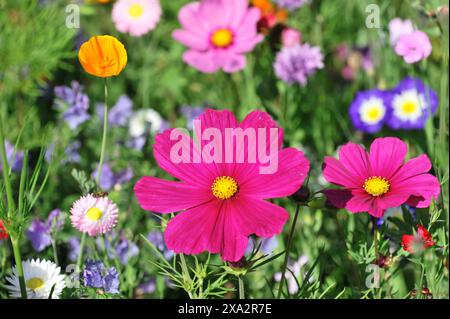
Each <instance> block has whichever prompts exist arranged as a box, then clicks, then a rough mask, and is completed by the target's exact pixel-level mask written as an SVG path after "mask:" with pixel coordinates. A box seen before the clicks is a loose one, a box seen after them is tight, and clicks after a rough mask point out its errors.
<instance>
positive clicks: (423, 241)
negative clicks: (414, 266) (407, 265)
mask: <svg viewBox="0 0 450 319" xmlns="http://www.w3.org/2000/svg"><path fill="white" fill-rule="evenodd" d="M435 244H436V243H435V242H434V241H433V237H431V235H430V233H429V232H428V231H427V230H426V229H425V227H423V226H422V225H417V234H415V235H403V236H402V246H403V249H404V250H406V251H408V252H410V253H418V252H421V251H423V250H425V249H427V248H430V247H432V246H434V245H435Z"/></svg>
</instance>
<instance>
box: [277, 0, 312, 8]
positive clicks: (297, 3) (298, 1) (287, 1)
mask: <svg viewBox="0 0 450 319" xmlns="http://www.w3.org/2000/svg"><path fill="white" fill-rule="evenodd" d="M310 1H311V0H275V3H276V4H277V5H278V6H279V7H281V8H285V9H288V10H290V11H293V10H296V9H298V8H300V7H301V6H304V5H305V4H308V3H309V2H310Z"/></svg>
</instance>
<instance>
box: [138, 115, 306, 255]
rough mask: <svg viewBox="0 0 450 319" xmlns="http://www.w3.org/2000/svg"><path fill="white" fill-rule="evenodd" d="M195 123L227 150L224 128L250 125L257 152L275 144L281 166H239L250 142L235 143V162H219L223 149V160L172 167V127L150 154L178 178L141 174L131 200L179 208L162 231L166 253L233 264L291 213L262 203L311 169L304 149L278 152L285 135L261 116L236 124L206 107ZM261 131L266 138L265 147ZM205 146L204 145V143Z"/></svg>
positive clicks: (296, 184)
mask: <svg viewBox="0 0 450 319" xmlns="http://www.w3.org/2000/svg"><path fill="white" fill-rule="evenodd" d="M197 119H198V120H199V121H200V122H199V123H201V131H200V129H197V130H198V131H200V133H199V134H205V132H207V130H208V131H211V129H213V130H214V129H217V130H218V131H219V132H221V134H222V137H223V138H222V139H217V140H216V139H215V141H216V143H219V144H218V145H225V142H224V139H225V136H224V135H225V134H226V133H224V132H225V130H226V129H227V128H228V129H229V128H231V129H237V128H241V129H242V130H244V131H245V130H246V129H247V128H250V129H252V130H253V131H254V132H256V135H255V138H256V141H258V145H260V149H258V152H262V153H264V152H266V154H268V153H269V152H268V148H270V146H269V145H270V144H271V142H272V144H271V145H276V144H275V143H278V147H277V148H276V150H277V151H276V152H275V154H274V156H276V158H277V159H278V169H277V170H276V171H275V172H274V173H273V174H261V173H260V168H261V166H264V165H265V164H263V162H262V161H259V160H256V162H253V163H252V162H251V161H250V160H245V161H244V162H242V161H240V162H239V161H236V158H237V156H238V154H241V152H242V154H244V159H247V158H248V156H249V155H250V151H248V149H249V148H248V147H247V145H248V144H249V143H247V142H246V141H247V139H245V140H241V141H240V142H238V141H237V139H235V140H234V142H233V151H234V152H233V154H234V155H233V156H235V157H234V160H232V161H228V162H226V161H225V160H224V157H226V156H227V154H228V155H229V153H225V152H222V155H221V158H219V160H215V161H213V162H212V163H210V164H208V163H206V162H205V161H202V162H201V163H193V161H192V159H191V161H189V163H188V161H185V162H180V163H178V164H175V163H174V162H173V161H172V160H171V150H172V149H173V146H174V145H175V144H176V143H179V142H178V140H176V141H173V140H171V138H170V136H171V134H173V133H176V132H178V131H175V130H176V129H171V130H166V131H165V132H163V133H161V134H159V135H157V136H156V138H155V145H154V156H155V159H156V161H157V163H158V164H159V166H160V167H161V168H162V169H164V170H165V171H166V172H168V173H169V174H171V175H172V176H174V177H175V178H177V179H179V180H180V181H167V180H162V179H159V178H155V177H149V176H146V177H143V178H141V179H140V180H139V181H138V182H137V184H136V185H135V187H134V191H135V195H136V197H137V200H138V202H139V204H140V206H141V207H142V208H143V209H145V210H150V211H153V212H158V213H172V212H179V211H182V212H181V213H180V214H178V215H176V216H175V217H174V218H173V219H171V220H170V221H169V223H168V225H167V228H166V230H165V234H164V236H165V241H166V244H167V247H168V248H169V249H171V250H173V251H175V252H176V253H185V254H198V253H201V252H203V251H209V252H211V253H219V254H220V255H221V257H222V259H223V260H226V261H232V262H235V261H238V260H240V258H241V257H242V256H244V253H245V250H246V248H247V244H248V237H249V236H250V235H251V234H256V235H257V236H260V237H264V238H269V237H272V236H274V235H275V234H278V233H280V232H281V231H282V228H283V225H284V223H285V222H286V221H287V219H288V217H289V214H288V213H287V211H286V210H285V209H284V208H282V207H279V206H277V205H274V204H272V203H271V202H269V201H267V199H269V198H279V197H285V196H289V195H291V194H293V193H294V192H295V191H297V190H298V189H299V188H300V187H301V185H302V183H303V181H304V179H305V177H306V175H307V173H308V171H309V162H308V160H307V159H306V158H305V157H304V155H303V153H302V152H301V151H299V150H297V149H294V148H285V149H282V148H281V144H282V141H283V131H282V129H281V128H278V126H277V124H276V123H275V122H274V121H273V120H272V119H271V118H270V116H269V115H268V114H267V113H265V112H261V111H253V112H251V113H250V114H248V115H247V117H246V118H245V119H244V120H243V121H242V122H241V123H238V122H237V121H236V119H235V117H234V115H233V113H232V112H230V111H214V110H210V109H207V110H206V112H205V113H203V114H202V115H200V116H199V117H198V118H197ZM274 128H276V129H277V130H276V132H277V134H276V135H274V136H273V138H270V137H269V136H268V135H269V133H268V131H269V130H271V129H272V130H273V129H274ZM263 133H264V134H266V135H265V136H266V143H265V144H263V142H262V141H264V135H261V134H263ZM197 136H202V135H197ZM261 136H262V138H261V139H259V138H260V137H261ZM184 137H185V138H186V139H183V140H184V141H185V142H184V143H183V144H184V146H186V147H189V149H191V150H192V151H191V152H190V156H191V157H193V155H194V151H193V150H194V148H193V147H192V145H193V140H192V139H191V138H190V137H189V136H186V135H185V136H184ZM209 143H210V142H209ZM209 143H208V144H209ZM203 144H206V143H204V141H203V140H202V145H203ZM219 147H220V146H219ZM258 158H259V157H258ZM274 158H275V157H274Z"/></svg>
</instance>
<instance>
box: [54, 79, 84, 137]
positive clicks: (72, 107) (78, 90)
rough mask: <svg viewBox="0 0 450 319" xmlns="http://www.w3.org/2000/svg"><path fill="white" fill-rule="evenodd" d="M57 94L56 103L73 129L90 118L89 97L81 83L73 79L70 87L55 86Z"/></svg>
mask: <svg viewBox="0 0 450 319" xmlns="http://www.w3.org/2000/svg"><path fill="white" fill-rule="evenodd" d="M55 96H56V100H55V105H56V107H57V109H58V110H59V111H61V112H62V117H63V119H64V121H65V122H66V123H67V125H69V127H70V128H71V129H72V130H74V129H76V128H77V127H78V126H80V125H81V124H82V123H84V122H86V121H87V120H89V119H90V117H91V116H90V115H89V113H88V109H89V97H88V96H87V95H86V94H85V93H84V89H83V86H81V85H80V83H78V82H76V81H72V83H71V85H70V87H69V86H57V87H55Z"/></svg>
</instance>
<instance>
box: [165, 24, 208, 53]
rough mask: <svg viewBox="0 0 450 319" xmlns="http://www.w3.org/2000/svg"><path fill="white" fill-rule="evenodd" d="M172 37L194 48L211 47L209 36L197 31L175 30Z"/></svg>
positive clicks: (203, 48) (200, 49)
mask: <svg viewBox="0 0 450 319" xmlns="http://www.w3.org/2000/svg"><path fill="white" fill-rule="evenodd" d="M172 37H173V38H174V39H175V40H177V41H178V42H180V43H182V44H184V45H185V46H187V47H189V48H191V49H194V50H198V51H203V50H206V49H207V48H208V47H209V41H208V39H207V38H205V37H204V36H200V35H196V34H195V33H192V32H190V31H187V30H182V29H179V30H175V31H174V32H173V33H172Z"/></svg>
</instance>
